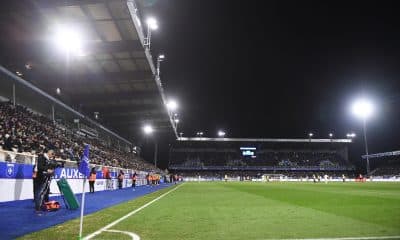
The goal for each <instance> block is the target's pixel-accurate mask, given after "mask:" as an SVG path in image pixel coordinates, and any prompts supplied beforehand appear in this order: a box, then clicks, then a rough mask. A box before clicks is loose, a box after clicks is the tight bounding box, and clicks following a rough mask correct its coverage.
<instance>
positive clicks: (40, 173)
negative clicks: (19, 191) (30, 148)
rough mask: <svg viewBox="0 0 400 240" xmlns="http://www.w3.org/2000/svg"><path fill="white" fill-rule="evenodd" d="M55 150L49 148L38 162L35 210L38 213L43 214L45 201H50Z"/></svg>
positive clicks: (40, 156)
mask: <svg viewBox="0 0 400 240" xmlns="http://www.w3.org/2000/svg"><path fill="white" fill-rule="evenodd" d="M54 156H55V155H54V151H53V150H48V151H47V153H44V154H41V155H39V157H38V159H37V163H36V167H37V174H36V178H35V179H34V181H35V184H34V186H35V189H34V191H35V210H36V213H37V214H38V215H41V212H40V210H41V207H42V205H43V202H48V201H49V191H50V187H49V186H48V184H49V183H50V182H49V181H50V178H51V176H52V175H53V173H54V168H55V167H54V166H53V164H52V161H54Z"/></svg>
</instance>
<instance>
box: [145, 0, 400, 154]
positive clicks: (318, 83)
mask: <svg viewBox="0 0 400 240" xmlns="http://www.w3.org/2000/svg"><path fill="white" fill-rule="evenodd" d="M398 11H399V9H398V8H396V7H395V5H394V4H392V3H391V2H389V1H343V2H340V1H296V2H295V1H233V0H230V1H220V0H219V1H205V0H201V1H200V0H193V1H190V0H162V1H154V5H153V6H152V8H151V10H150V11H148V12H146V13H143V15H153V16H154V17H156V18H157V19H158V21H159V25H160V27H159V30H157V32H154V33H153V35H152V37H153V54H154V55H155V54H156V53H158V52H163V53H165V54H166V57H167V60H166V61H165V62H163V63H162V68H161V71H162V76H161V77H162V81H163V83H164V87H165V89H166V92H167V95H168V96H172V97H174V98H176V99H178V100H179V102H180V105H181V108H180V110H179V112H180V115H181V118H182V121H181V123H180V125H179V131H182V132H184V136H193V135H194V134H195V132H196V131H199V130H202V131H205V132H206V135H207V136H215V135H216V132H217V130H218V129H220V128H221V129H224V130H226V132H227V136H229V137H265V138H268V137H287V138H297V137H300V138H301V137H305V136H306V134H307V133H308V132H309V131H312V132H314V134H315V136H316V137H321V138H325V137H326V136H327V134H328V133H329V132H330V131H332V132H333V133H334V134H335V136H336V137H344V136H345V134H346V133H347V132H349V131H355V132H356V133H357V134H358V135H359V137H358V140H357V141H356V145H357V144H358V145H360V144H361V146H362V138H361V136H362V131H361V121H359V120H358V119H355V118H354V117H353V116H352V115H351V114H350V111H349V105H350V103H351V102H352V100H353V99H354V98H356V97H357V96H360V95H365V96H368V97H371V98H372V99H374V101H376V108H377V113H376V115H375V116H374V117H373V118H372V119H370V123H369V124H368V130H369V132H368V133H369V141H370V148H371V152H378V151H389V150H398V149H400V144H399V137H400V130H399V129H400V121H399V119H400V110H399V105H400V79H399V76H400V68H399V66H400V65H399V63H400V58H399V56H400V55H399V53H400V49H399V43H400V33H399V29H400V28H399V27H400V24H399V23H400V21H399V20H400V19H399V17H398V16H397V15H398V14H397V13H398ZM357 142H358V143H357ZM359 147H360V146H358V147H357V146H355V148H357V149H358V148H359Z"/></svg>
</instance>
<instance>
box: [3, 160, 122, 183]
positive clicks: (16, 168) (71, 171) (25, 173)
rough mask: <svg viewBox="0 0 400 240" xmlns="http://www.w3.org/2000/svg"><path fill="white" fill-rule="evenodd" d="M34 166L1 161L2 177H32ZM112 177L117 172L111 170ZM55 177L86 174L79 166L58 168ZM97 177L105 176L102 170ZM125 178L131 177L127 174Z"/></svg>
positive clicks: (75, 176)
mask: <svg viewBox="0 0 400 240" xmlns="http://www.w3.org/2000/svg"><path fill="white" fill-rule="evenodd" d="M32 172H33V166H32V165H29V164H20V163H7V162H0V178H14V179H31V178H32ZM110 174H111V177H112V178H116V177H117V172H110ZM54 178H55V179H59V178H67V179H83V178H85V176H84V175H83V174H82V173H80V172H79V171H78V168H57V169H56V170H55V174H54ZM96 178H97V179H101V178H103V174H102V172H101V171H96ZM125 178H130V176H129V174H125Z"/></svg>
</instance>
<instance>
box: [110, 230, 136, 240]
mask: <svg viewBox="0 0 400 240" xmlns="http://www.w3.org/2000/svg"><path fill="white" fill-rule="evenodd" d="M104 232H116V233H123V234H126V235H129V236H131V237H132V240H140V237H139V236H138V235H136V233H133V232H126V231H118V230H104Z"/></svg>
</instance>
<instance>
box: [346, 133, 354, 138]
mask: <svg viewBox="0 0 400 240" xmlns="http://www.w3.org/2000/svg"><path fill="white" fill-rule="evenodd" d="M346 137H348V138H355V137H356V134H355V133H348V134H346Z"/></svg>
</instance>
